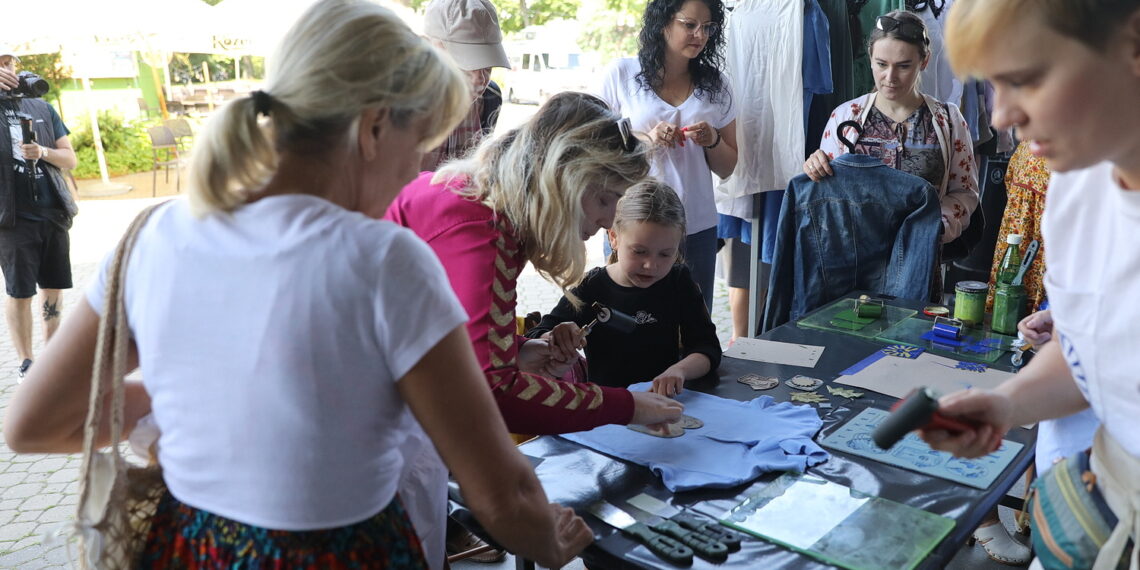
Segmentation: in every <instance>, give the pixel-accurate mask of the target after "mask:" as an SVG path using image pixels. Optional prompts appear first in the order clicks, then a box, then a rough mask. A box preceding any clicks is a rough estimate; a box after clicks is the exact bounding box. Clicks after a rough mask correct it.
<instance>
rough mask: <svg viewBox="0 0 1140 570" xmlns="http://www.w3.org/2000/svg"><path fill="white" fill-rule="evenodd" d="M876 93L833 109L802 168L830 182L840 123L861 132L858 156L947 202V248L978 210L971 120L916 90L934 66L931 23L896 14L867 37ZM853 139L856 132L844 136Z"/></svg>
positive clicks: (881, 20)
mask: <svg viewBox="0 0 1140 570" xmlns="http://www.w3.org/2000/svg"><path fill="white" fill-rule="evenodd" d="M867 53H868V54H870V58H871V72H872V74H873V75H874V79H875V91H873V92H871V93H869V94H867V95H864V96H862V97H859V98H857V99H853V100H851V101H848V102H846V103H844V104H842V105H840V106H838V107H836V108H835V110H834V111H832V113H831V119H830V120H829V121H828V122H827V127H826V128H825V129H824V131H823V140H822V141H821V142H820V145H819V150H817V151H815V153H813V154H812V155H811V156H810V157H808V159H807V161H806V162H805V163H804V173H805V174H807V175H808V177H810V178H811V179H812V180H815V181H819V180H821V179H823V178H824V177H825V176H831V175H833V174H834V171H832V169H831V164H830V163H831V159H833V158H835V157H837V156H839V155H841V154H843V153H845V152H847V151H846V149H844V148H843V147H842V146H841V144H840V142H839V135H840V134H841V133H839V132H838V126H839V124H841V123H843V122H845V121H855V122H857V123H859V125H860V126H862V128H863V134H862V136H859V137H858V141H857V142H856V144H855V152H856V153H859V154H866V155H869V156H873V157H876V158H879V159H881V160H882V161H883V163H884V164H886V165H887V166H890V167H892V168H896V169H898V170H902V171H903V172H906V173H908V174H913V175H915V176H918V177H919V178H923V179H925V180H926V181H927V182H930V183H931V184H932V185H934V187H935V188H936V189H937V190H938V196H939V197H940V199H941V203H942V243H947V242H950V241H953V240H954V239H955V238H957V237H958V236H960V235H961V234H962V230H964V229H966V226H968V225H969V223H970V214H972V213H973V212H974V208H976V207H977V206H978V175H977V172H976V171H975V169H974V145H973V142H972V141H971V139H970V134H969V130H968V127H967V126H966V120H965V119H963V118H962V113H961V112H960V111H959V110H958V107H957V106H956V105H954V104H953V103H945V102H942V101H938V100H937V99H934V98H933V97H931V96H929V95H924V94H923V93H921V92H920V91H919V90H918V78H919V73H920V72H921V71H922V70H924V69H926V66H927V64H929V63H930V39H929V37H928V35H927V32H926V24H925V23H923V21H922V19H921V18H920V17H918V16H917V15H915V14H913V13H911V12H906V11H903V10H896V11H894V12H890V13H888V14H886V15H883V16H880V17H879V19H878V20H876V22H875V29H874V30H872V31H871V34H870V35H869V36H868V38H867ZM842 134H843V135H844V136H845V137H846V138H847V139H848V140H854V139H855V138H856V136H855V135H854V132H853V131H848V132H845V133H842Z"/></svg>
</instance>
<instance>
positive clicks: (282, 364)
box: [87, 195, 467, 530]
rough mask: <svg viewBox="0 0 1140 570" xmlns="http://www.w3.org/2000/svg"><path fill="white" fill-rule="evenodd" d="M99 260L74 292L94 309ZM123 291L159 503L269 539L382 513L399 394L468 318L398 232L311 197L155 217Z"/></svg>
mask: <svg viewBox="0 0 1140 570" xmlns="http://www.w3.org/2000/svg"><path fill="white" fill-rule="evenodd" d="M106 263H107V262H106V261H105V262H104V270H103V271H100V274H99V275H100V277H99V278H98V279H96V281H95V282H94V283H93V284H92V285H91V287H90V288H89V290H88V293H87V299H88V302H89V303H90V304H91V306H92V307H94V308H95V309H96V310H97V311H100V312H101V311H102V310H103V302H102V300H103V295H104V290H105V281H104V279H105V277H104V275H105V273H106V267H107V265H106ZM126 285H127V287H126V289H125V292H126V305H127V319H128V321H129V322H130V325H131V331H132V334H133V335H134V338H135V341H136V344H137V345H138V351H139V357H140V366H141V368H142V373H143V382H144V385H145V386H146V390H147V392H148V393H149V394H150V396H151V399H152V411H153V414H154V419H155V421H156V423H157V424H158V427H159V429H160V430H161V432H162V435H161V438H160V440H159V461H160V462H161V464H162V466H163V469H164V476H165V479H166V483H167V485H168V486H169V488H170V492H171V493H172V494H173V495H174V496H175V497H176V498H177V499H178V500H180V501H182V502H184V503H186V504H188V505H191V506H193V507H196V508H199V509H203V510H206V511H209V512H211V513H214V514H218V515H221V516H224V517H228V518H231V519H234V520H237V521H240V522H243V523H246V524H250V525H255V526H261V527H267V528H272V529H280V530H312V529H320V528H329V527H337V526H343V525H347V524H352V523H355V522H359V521H361V520H364V519H366V518H368V517H370V516H372V515H374V514H376V513H378V512H380V511H381V510H382V509H383V508H384V507H385V506H386V505H387V504H388V503H389V502H391V500H392V498H393V496H394V495H395V493H396V486H397V479H398V477H399V475H400V471H401V468H402V466H403V464H404V458H403V457H402V456H401V454H400V452H399V450H398V448H399V447H400V445H401V444H402V443H403V442H404V440H405V434H406V432H407V430H409V429H414V425H415V424H414V422H412V421H411V415H410V413H409V412H408V409H407V406H406V405H405V403H404V401H403V400H402V399H401V398H400V395H399V393H398V391H397V388H396V381H397V380H399V379H400V378H401V377H403V376H404V375H405V374H406V373H407V372H408V371H409V370H410V369H411V368H412V367H413V366H414V365H415V364H416V363H417V362H419V360H420V358H421V357H422V356H423V355H424V354H425V353H426V352H427V351H428V350H429V349H431V348H432V347H433V346H435V345H436V344H437V343H438V342H439V341H440V340H441V339H442V338H443V337H444V336H445V335H446V334H447V333H448V332H450V331H452V330H454V329H455V328H456V327H457V326H460V325H462V324H463V323H465V322H466V321H467V315H466V312H465V311H464V310H463V307H462V306H461V305H460V304H459V301H458V300H457V299H456V298H455V295H454V293H452V292H451V289H450V287H449V285H448V281H447V275H446V274H445V273H444V271H443V267H442V266H441V265H440V263H439V261H438V260H437V258H436V257H435V255H434V254H433V253H432V251H431V249H430V248H429V247H428V246H427V245H426V244H424V243H423V242H422V241H420V240H419V239H418V238H417V237H416V236H415V235H414V234H413V233H412V232H411V231H409V230H406V229H404V228H400V227H399V226H397V225H395V224H392V223H390V222H386V221H379V220H374V219H370V218H368V217H366V216H364V215H362V214H359V213H354V212H349V211H347V210H344V209H343V208H340V207H338V206H336V205H334V204H332V203H330V202H327V201H325V200H322V199H320V198H316V197H313V196H303V195H290V196H275V197H269V198H264V199H261V200H258V201H257V202H254V203H252V204H250V205H247V206H243V207H242V208H240V209H238V210H237V211H236V212H234V213H233V214H232V215H213V216H209V217H207V218H205V219H197V218H194V217H193V216H191V215H190V213H189V209H188V207H187V203H186V202H185V201H184V200H180V201H177V202H175V203H173V204H172V205H170V206H168V207H163V208H161V209H160V210H159V211H157V212H155V213H154V215H153V217H152V218H151V220H150V221H149V222H148V223H147V225H146V227H145V228H144V229H143V231H142V233H141V234H140V236H139V240H138V242H137V244H136V246H135V250H134V251H133V253H132V255H131V259H130V265H129V267H128V274H127V283H126Z"/></svg>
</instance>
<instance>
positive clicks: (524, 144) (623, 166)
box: [433, 92, 649, 302]
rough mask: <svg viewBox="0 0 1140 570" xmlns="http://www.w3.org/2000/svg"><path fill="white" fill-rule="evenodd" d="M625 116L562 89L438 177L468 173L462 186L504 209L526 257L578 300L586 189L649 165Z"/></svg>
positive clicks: (637, 175) (626, 182)
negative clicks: (623, 119) (576, 289)
mask: <svg viewBox="0 0 1140 570" xmlns="http://www.w3.org/2000/svg"><path fill="white" fill-rule="evenodd" d="M620 122H621V116H619V115H618V114H617V113H614V112H613V111H612V110H610V108H609V106H608V105H606V103H605V101H602V100H601V99H599V98H597V97H595V96H593V95H588V94H585V93H575V92H563V93H559V94H557V95H555V96H554V97H551V98H550V100H549V101H547V102H546V104H545V105H543V106H542V107H541V108H539V110H538V113H536V114H535V115H534V117H532V118H531V119H530V120H529V121H527V122H526V123H523V125H522V126H520V127H518V128H517V129H513V130H510V131H508V132H507V133H505V134H503V135H499V136H496V137H494V138H492V139H490V140H487V141H484V143H483V144H481V145H480V146H479V147H478V148H477V149H476V150H475V152H474V154H472V155H471V156H470V157H469V158H467V159H465V160H459V161H455V162H450V163H447V164H446V165H444V166H443V167H441V168H440V169H439V172H437V173H436V175H435V177H434V178H433V182H436V183H439V182H443V181H445V180H449V179H452V178H456V177H460V178H462V177H466V178H467V179H468V180H469V183H468V184H467V185H466V186H465V187H464V189H463V190H460V193H462V194H463V195H465V196H468V197H470V198H471V199H473V200H478V201H480V202H482V203H484V204H486V205H487V206H488V207H489V208H491V209H492V210H494V211H495V212H496V213H497V214H498V215H500V216H506V218H507V221H508V222H509V223H510V225H511V227H512V228H513V229H514V231H515V232H516V234H517V236H518V237H519V241H520V243H521V245H522V248H523V253H524V254H525V255H526V259H527V260H528V261H530V262H531V263H532V264H534V268H535V269H536V270H537V271H538V272H539V273H540V274H541V275H543V276H544V277H546V278H547V279H550V280H551V281H553V282H554V283H556V284H557V285H558V286H559V287H561V288H562V290H563V294H564V295H566V296H567V298H568V299H571V301H572V302H573V301H574V300H576V299H577V298H576V297H574V296H573V295H572V294H571V293H570V292H569V289H570V288H571V287H573V286H574V285H577V284H578V282H579V281H581V279H582V276H583V275H584V274H585V271H586V246H585V244H584V243H583V242H582V237H581V235H579V229H578V228H579V227H580V225H581V221H582V219H583V218H584V217H585V215H586V214H585V211H584V210H583V209H582V197H583V196H584V195H585V194H586V193H587V192H588V191H590V190H600V189H602V188H603V187H606V188H609V189H620V190H624V189H625V188H627V187H629V186H630V185H632V184H635V183H637V182H638V181H640V180H642V179H643V178H645V175H646V174H648V173H649V162H648V159H647V157H646V152H647V148H648V145H646V144H644V143H642V142H640V141H638V140H637V139H636V138H634V137H633V136H632V135H631V134H630V133H629V132H628V130H626V129H625V128H623V127H622V126H621V125H619V123H620Z"/></svg>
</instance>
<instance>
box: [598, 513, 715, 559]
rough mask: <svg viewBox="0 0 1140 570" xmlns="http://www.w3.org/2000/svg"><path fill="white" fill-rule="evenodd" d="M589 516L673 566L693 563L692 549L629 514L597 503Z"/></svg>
mask: <svg viewBox="0 0 1140 570" xmlns="http://www.w3.org/2000/svg"><path fill="white" fill-rule="evenodd" d="M589 510H590V514H592V515H594V516H596V517H598V518H599V519H601V520H602V522H604V523H606V524H608V525H610V526H612V527H614V528H617V529H620V530H621V531H622V532H623V533H625V534H626V535H628V536H630V537H632V538H636V539H637V540H638V542H640V543H642V544H644V545H645V547H646V548H648V549H649V551H650V552H652V553H653V554H656V555H657V556H660V557H661V559H662V560H667V561H669V562H672V563H673V564H678V565H681V566H688V565H689V564H692V563H693V549H692V548H689V547H688V546H685V545H684V544H682V543H681V542H680V541H678V540H677V539H675V538H673V537H670V536H666V535H664V534H661V533H658V532H656V531H654V530H653V529H651V528H649V527H648V526H645V525H644V524H642V523H639V522H637V521H636V520H635V519H634V518H633V517H631V516H629V513H626V512H625V511H623V510H621V509H619V508H617V507H615V506H613V505H611V504H609V503H607V502H605V501H599V502H597V503H594V504H593V505H591V506H590V509H589Z"/></svg>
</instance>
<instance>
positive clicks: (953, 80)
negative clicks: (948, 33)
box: [918, 0, 962, 105]
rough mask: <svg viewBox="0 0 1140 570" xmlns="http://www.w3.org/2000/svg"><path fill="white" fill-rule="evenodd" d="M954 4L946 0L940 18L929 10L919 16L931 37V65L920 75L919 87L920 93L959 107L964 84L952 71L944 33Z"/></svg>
mask: <svg viewBox="0 0 1140 570" xmlns="http://www.w3.org/2000/svg"><path fill="white" fill-rule="evenodd" d="M952 4H954V0H945V4H944V5H943V6H942V11H941V12H939V13H940V14H942V16H941V17H939V18H935V17H934V12H933V11H932V10H930V9H929V8H927V9H926V10H923V11H922V12H921V13H920V14H919V17H921V18H922V21H923V22H926V30H927V35H929V36H930V64H929V65H927V66H926V69H924V70H923V71H922V72H921V73H920V74H919V84H918V86H919V91H922V92H923V93H926V94H928V95H931V96H933V97H934V98H935V99H938V100H939V101H945V102H947V103H954V104H955V105H959V104H961V101H962V82H961V81H959V80H958V77H957V76H956V75H954V70H953V69H950V57H949V56H948V55H947V54H946V40H945V36H944V35H943V33H942V29H943V27H944V26H945V25H946V18H947V17H949V14H950V6H951V5H952Z"/></svg>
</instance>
